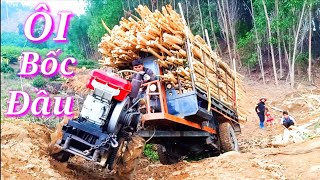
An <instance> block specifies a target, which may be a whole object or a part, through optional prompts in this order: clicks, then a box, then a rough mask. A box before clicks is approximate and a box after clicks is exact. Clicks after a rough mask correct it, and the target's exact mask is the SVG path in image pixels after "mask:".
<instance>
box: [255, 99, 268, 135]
mask: <svg viewBox="0 0 320 180" xmlns="http://www.w3.org/2000/svg"><path fill="white" fill-rule="evenodd" d="M266 101H267V99H266V98H265V97H262V98H260V102H259V103H258V104H257V106H256V108H255V110H256V113H257V114H258V116H259V119H260V128H261V129H263V128H264V120H265V110H266V105H265V102H266Z"/></svg>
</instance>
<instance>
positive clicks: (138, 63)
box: [132, 59, 156, 113]
mask: <svg viewBox="0 0 320 180" xmlns="http://www.w3.org/2000/svg"><path fill="white" fill-rule="evenodd" d="M132 66H133V70H134V71H137V73H135V74H133V75H132V79H136V80H142V81H143V83H147V82H151V81H154V80H156V76H155V75H154V73H153V71H152V70H151V69H149V68H146V67H144V65H143V61H142V60H141V59H136V60H134V61H132ZM141 78H142V79H141ZM146 90H147V87H146V86H145V87H142V88H141V89H140V92H139V95H138V98H139V99H140V102H139V109H140V112H142V113H145V111H146V107H145V104H146V99H145V96H146Z"/></svg>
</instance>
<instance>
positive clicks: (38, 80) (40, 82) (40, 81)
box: [32, 75, 47, 88]
mask: <svg viewBox="0 0 320 180" xmlns="http://www.w3.org/2000/svg"><path fill="white" fill-rule="evenodd" d="M46 84H47V80H46V79H45V78H44V77H43V76H40V75H38V76H36V77H35V78H34V79H33V81H32V86H34V87H37V88H42V87H44V86H45V85H46Z"/></svg>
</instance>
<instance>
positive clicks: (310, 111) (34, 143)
mask: <svg viewBox="0 0 320 180" xmlns="http://www.w3.org/2000/svg"><path fill="white" fill-rule="evenodd" d="M246 87H247V92H250V96H249V97H248V100H247V102H246V103H247V104H248V106H247V107H248V111H249V112H250V115H249V116H248V120H247V122H243V123H242V134H241V135H240V136H239V137H238V138H239V140H240V146H241V153H237V152H229V153H226V154H223V155H221V156H219V157H212V158H208V159H204V160H201V161H198V162H186V161H183V162H181V163H178V164H175V165H161V164H159V163H153V164H152V163H150V162H148V161H147V159H146V158H142V159H140V162H139V164H138V166H137V168H136V174H135V176H134V177H133V179H137V180H142V179H150V180H152V179H175V180H176V179H201V180H202V179H318V177H319V176H320V137H314V138H307V139H306V140H305V141H304V142H302V143H295V144H290V145H287V146H284V147H280V148H274V147H272V145H271V141H272V139H273V138H274V137H275V136H276V135H278V134H281V133H282V132H283V129H282V128H281V126H279V125H276V126H274V127H271V128H266V129H265V130H261V129H259V128H258V119H257V116H256V114H255V113H254V106H255V104H256V103H257V100H258V99H259V97H260V96H261V95H263V96H266V97H267V98H268V101H267V105H268V106H269V107H270V108H271V107H277V108H280V109H285V110H289V111H290V113H291V114H292V115H293V116H294V117H296V119H297V122H298V125H299V124H300V125H301V124H304V123H307V122H309V121H310V120H313V119H315V118H317V117H320V112H319V108H320V100H319V102H317V101H318V99H317V98H318V96H319V95H320V91H319V90H317V89H314V88H312V87H302V88H300V89H298V90H295V91H293V90H288V91H283V88H284V87H279V88H275V87H272V86H270V87H267V88H266V87H263V88H262V87H259V86H256V84H255V82H250V81H249V83H247V84H246ZM272 114H274V115H275V116H276V119H278V118H279V117H280V114H281V113H280V112H278V111H274V110H273V111H272ZM51 132H52V130H50V129H48V128H47V127H45V126H43V125H37V124H33V123H28V122H26V121H22V120H15V121H13V122H9V121H5V122H3V123H2V126H1V179H95V180H99V179H118V177H115V176H114V175H113V172H108V171H106V170H104V169H102V168H100V167H99V166H98V165H94V164H92V163H90V162H87V161H85V160H83V159H80V158H72V159H71V161H70V162H69V163H59V162H56V161H54V160H53V159H52V158H51V157H50V156H49V155H48V152H47V146H48V143H49V142H50V133H51Z"/></svg>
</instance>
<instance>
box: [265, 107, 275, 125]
mask: <svg viewBox="0 0 320 180" xmlns="http://www.w3.org/2000/svg"><path fill="white" fill-rule="evenodd" d="M265 112H266V118H267V125H268V126H271V125H274V122H273V120H274V118H273V117H272V116H271V114H270V111H269V109H268V108H266V111H265Z"/></svg>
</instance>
